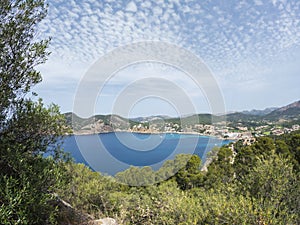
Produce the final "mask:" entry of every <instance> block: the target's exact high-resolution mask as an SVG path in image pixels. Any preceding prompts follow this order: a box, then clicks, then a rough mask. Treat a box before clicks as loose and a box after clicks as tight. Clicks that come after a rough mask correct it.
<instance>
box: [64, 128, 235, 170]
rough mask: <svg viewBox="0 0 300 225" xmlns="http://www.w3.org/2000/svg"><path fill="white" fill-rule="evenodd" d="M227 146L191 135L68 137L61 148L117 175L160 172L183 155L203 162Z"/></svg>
mask: <svg viewBox="0 0 300 225" xmlns="http://www.w3.org/2000/svg"><path fill="white" fill-rule="evenodd" d="M228 143H230V140H221V139H218V138H213V137H208V136H199V135H190V134H178V133H174V134H173V133H167V134H141V133H129V132H116V133H113V132H112V133H105V134H94V135H76V136H75V135H73V136H67V137H66V138H65V141H64V144H63V146H62V147H63V149H64V151H65V152H69V153H70V154H71V156H72V157H73V158H74V160H75V161H76V162H78V163H84V164H86V165H88V166H89V167H91V168H92V169H93V170H95V171H99V172H101V173H104V174H109V175H114V174H116V173H117V172H120V171H123V170H125V169H127V168H129V167H130V166H151V167H152V168H153V169H159V168H160V167H161V166H162V164H163V163H164V162H165V161H166V160H169V159H174V157H175V155H177V154H180V153H186V154H196V155H198V156H199V157H200V158H201V159H202V161H204V160H205V157H206V153H207V152H208V151H210V150H211V149H212V148H213V147H214V146H222V145H224V144H228Z"/></svg>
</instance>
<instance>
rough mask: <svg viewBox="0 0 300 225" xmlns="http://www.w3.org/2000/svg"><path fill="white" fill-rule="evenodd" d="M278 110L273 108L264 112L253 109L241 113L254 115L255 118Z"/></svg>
mask: <svg viewBox="0 0 300 225" xmlns="http://www.w3.org/2000/svg"><path fill="white" fill-rule="evenodd" d="M276 109H278V108H277V107H271V108H266V109H263V110H257V109H252V110H250V111H249V110H245V111H242V112H241V113H243V114H246V115H254V116H265V115H267V114H269V113H271V112H273V111H274V110H276Z"/></svg>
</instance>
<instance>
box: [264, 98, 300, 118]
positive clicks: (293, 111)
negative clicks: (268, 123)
mask: <svg viewBox="0 0 300 225" xmlns="http://www.w3.org/2000/svg"><path fill="white" fill-rule="evenodd" d="M299 117H300V101H296V102H294V103H292V104H289V105H287V106H284V107H281V108H278V109H276V110H274V111H272V112H271V113H269V114H267V115H265V116H264V118H265V119H266V120H273V121H274V120H294V119H299Z"/></svg>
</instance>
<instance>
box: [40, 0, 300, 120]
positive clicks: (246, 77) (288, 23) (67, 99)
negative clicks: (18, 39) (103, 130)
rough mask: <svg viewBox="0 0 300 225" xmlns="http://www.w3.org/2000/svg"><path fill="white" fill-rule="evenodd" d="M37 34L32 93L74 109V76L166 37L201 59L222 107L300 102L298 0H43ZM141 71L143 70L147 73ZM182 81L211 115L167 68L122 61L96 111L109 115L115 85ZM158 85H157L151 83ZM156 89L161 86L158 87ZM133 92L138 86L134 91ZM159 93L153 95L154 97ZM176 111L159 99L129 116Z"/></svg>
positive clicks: (202, 95) (194, 90)
mask: <svg viewBox="0 0 300 225" xmlns="http://www.w3.org/2000/svg"><path fill="white" fill-rule="evenodd" d="M48 3H49V14H48V17H47V18H46V19H45V20H44V21H43V22H42V24H40V26H39V30H38V37H39V38H43V37H48V36H51V37H52V41H51V45H50V51H51V52H52V54H51V56H50V57H49V60H48V61H47V62H46V64H44V65H42V66H39V69H40V70H41V72H42V74H43V82H42V83H41V84H39V85H37V86H36V88H35V91H37V92H38V93H39V96H40V97H42V98H43V99H44V101H45V102H46V103H50V102H54V103H57V104H58V105H60V107H61V111H62V112H68V111H72V109H73V100H74V96H75V93H76V90H77V87H78V85H79V82H80V80H81V79H82V77H83V76H84V74H85V73H86V72H87V70H88V69H89V68H90V67H91V65H93V63H95V62H96V61H97V60H98V59H99V58H100V57H101V56H103V55H105V54H106V53H108V52H110V51H112V50H113V49H115V48H117V47H120V46H123V45H125V44H130V43H134V42H139V41H150V40H153V41H164V42H168V43H172V44H176V45H178V46H179V47H182V48H185V49H187V50H189V51H191V52H192V53H193V54H195V55H196V56H198V57H199V58H201V59H202V61H203V63H205V64H206V65H207V67H208V68H209V69H210V71H211V73H212V74H213V76H214V78H215V79H216V81H217V83H218V85H219V87H220V89H221V91H222V94H223V98H224V103H225V106H226V110H227V111H238V110H245V109H253V108H256V109H263V108H266V107H273V106H282V105H286V104H289V103H291V102H293V101H296V100H299V99H300V89H299V84H300V63H299V62H300V1H298V0H266V1H262V0H245V1H240V0H238V1H225V0H219V1H200V0H184V1H183V0H174V1H172V0H170V1H166V0H155V1H145V0H137V1H125V0H124V1H113V0H101V1H100V0H87V1H79V0H69V1H64V0H49V1H48ZM145 74H146V75H145ZM152 75H153V76H155V77H164V78H165V79H169V80H170V81H172V82H174V83H177V84H179V85H181V88H182V89H184V90H185V91H186V92H187V93H188V94H189V96H190V98H191V99H192V101H193V102H194V104H195V106H196V110H197V111H198V112H209V111H210V109H209V104H208V103H207V100H206V99H205V93H203V92H201V90H197V88H195V87H194V86H193V82H192V81H190V80H189V79H188V78H187V77H186V76H185V75H184V73H182V72H181V71H179V70H176V69H175V68H172V67H171V66H165V65H161V64H159V63H153V64H152V65H150V64H149V63H145V64H139V65H133V66H128V67H127V68H124V69H121V70H120V71H118V72H117V74H116V75H115V76H114V78H113V79H112V80H111V81H110V82H109V83H107V85H106V86H105V97H103V98H102V99H99V101H98V102H97V103H96V104H95V113H103V114H107V113H110V112H111V110H112V107H113V102H114V99H115V98H116V96H117V95H118V93H120V90H122V88H124V87H125V86H126V85H128V84H129V83H130V82H132V81H134V80H138V79H141V77H145V76H148V77H149V76H152ZM152 85H153V87H155V88H158V89H159V85H158V84H157V85H156V84H152ZM161 88H162V89H161V90H158V93H159V91H171V90H166V88H167V87H161ZM137 91H138V90H137ZM158 96H159V94H158ZM151 114H170V115H175V114H176V113H175V111H174V108H173V107H172V104H170V103H168V102H167V101H162V100H161V99H159V98H154V99H147V100H145V101H143V100H141V101H140V102H138V103H137V104H136V105H135V106H133V107H132V112H131V113H130V116H138V115H151Z"/></svg>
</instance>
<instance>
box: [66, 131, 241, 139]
mask: <svg viewBox="0 0 300 225" xmlns="http://www.w3.org/2000/svg"><path fill="white" fill-rule="evenodd" d="M109 133H134V134H146V135H151V134H155V135H165V134H182V135H196V136H200V137H209V138H216V139H221V140H231V141H237V140H238V139H230V138H223V137H221V136H215V135H208V134H201V133H197V132H159V131H157V132H148V131H128V130H124V131H122V130H118V131H104V132H95V133H91V132H78V133H77V132H74V133H72V134H66V136H72V135H73V136H85V135H99V134H109Z"/></svg>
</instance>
